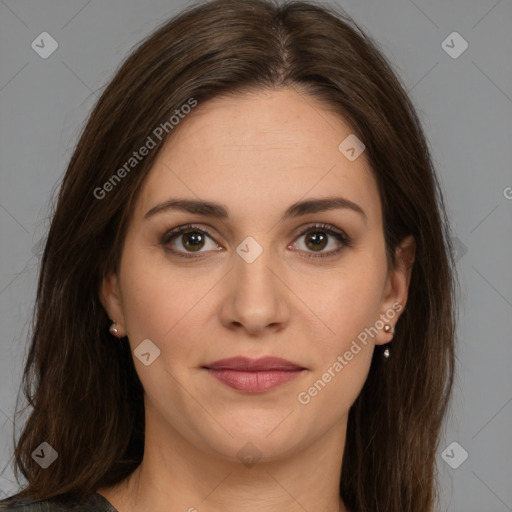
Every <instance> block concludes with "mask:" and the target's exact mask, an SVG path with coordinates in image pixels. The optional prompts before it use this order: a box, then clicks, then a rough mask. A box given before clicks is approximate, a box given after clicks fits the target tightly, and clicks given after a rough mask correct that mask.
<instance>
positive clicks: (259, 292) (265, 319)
mask: <svg viewBox="0 0 512 512" xmlns="http://www.w3.org/2000/svg"><path fill="white" fill-rule="evenodd" d="M272 259H273V258H272V255H271V251H270V250H268V251H266V250H264V251H263V252H262V253H261V254H260V255H259V256H258V258H256V260H254V261H252V262H251V263H249V262H248V261H246V260H244V259H243V258H242V257H240V256H239V255H238V254H235V256H234V263H233V264H234V268H233V269H232V271H231V272H229V274H228V275H227V276H226V279H227V280H228V285H227V287H226V288H227V292H226V296H225V297H224V300H223V304H222V307H221V313H220V314H221V321H222V324H223V325H224V326H225V327H226V328H228V329H231V330H240V331H245V332H246V333H248V334H249V335H251V336H258V335H262V334H263V333H264V332H266V331H272V332H274V333H275V332H278V331H280V330H282V329H284V328H285V326H286V325H287V324H288V321H289V317H290V307H289V300H290V297H289V294H290V291H289V290H288V288H287V287H286V286H285V284H284V281H285V279H284V276H283V275H280V274H282V271H281V272H280V270H279V269H280V266H279V264H278V262H276V261H275V258H274V261H272Z"/></svg>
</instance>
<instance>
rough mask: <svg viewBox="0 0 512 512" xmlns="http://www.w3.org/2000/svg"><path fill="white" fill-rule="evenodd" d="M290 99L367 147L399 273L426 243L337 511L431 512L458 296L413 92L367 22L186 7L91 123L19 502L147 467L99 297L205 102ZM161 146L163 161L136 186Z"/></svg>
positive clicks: (290, 10) (360, 405)
mask: <svg viewBox="0 0 512 512" xmlns="http://www.w3.org/2000/svg"><path fill="white" fill-rule="evenodd" d="M279 87H292V88H294V89H295V90H296V91H297V92H298V93H300V94H302V95H304V97H307V96H308V95H309V96H311V97H312V98H315V99H317V100H319V101H321V102H322V103H323V104H324V105H325V107H326V108H329V109H330V110H332V111H333V112H336V113H339V115H340V116H342V117H343V118H344V119H345V120H346V121H347V122H348V123H349V125H350V126H351V127H352V129H353V131H354V133H355V134H356V135H357V137H358V138H359V139H361V140H362V141H363V142H364V144H365V145H366V155H367V158H368V159H369V163H370V165H371V168H372V170H373V173H374V176H375V179H376V181H377V184H378V188H379V192H380V198H381V202H382V208H383V222H384V235H385V241H386V250H387V256H388V259H389V261H390V262H391V264H394V259H393V256H394V250H395V248H396V247H397V246H398V244H399V243H400V241H401V240H403V238H404V237H406V236H407V235H411V234H412V235H413V236H414V238H415V240H416V258H415V263H414V266H413V270H412V276H411V282H410V288H409V296H408V301H407V307H406V308H405V310H404V313H403V315H402V316H401V317H400V320H399V323H398V325H397V329H396V331H397V333H396V335H395V337H394V339H393V342H392V357H391V358H390V359H389V360H388V361H386V363H385V364H383V362H382V353H381V350H380V349H381V347H377V349H376V350H375V353H374V357H373V360H372V363H371V368H370V372H369V375H368V378H367V381H366V383H365V385H364V387H363V389H362V391H361V393H360V395H359V396H358V398H357V400H356V401H355V403H354V404H353V406H352V408H351V410H350V413H349V419H348V430H347V438H346V447H345V452H344V456H343V467H342V475H341V481H340V495H341V497H342V498H343V500H344V502H345V504H346V506H347V507H348V508H349V509H350V510H352V511H361V512H375V511H380V512H396V511H398V510H400V511H402V512H405V511H411V512H412V511H414V512H418V511H425V512H426V511H432V510H433V509H434V506H435V503H436V499H437V491H436V489H437V479H436V466H435V454H436V449H437V445H438V441H439V437H440V430H441V427H442V421H443V418H444V416H445V413H446V410H447V407H448V404H449V398H450V394H451V388H452V383H453V372H454V338H455V314H454V311H455V310H454V297H455V284H456V279H455V274H454V262H453V257H452V249H451V244H450V231H449V224H448V220H447V215H446V212H445V206H444V203H443V196H442V192H441V188H440V185H439V182H438V179H437V178H436V175H435V170H434V168H433V164H432V161H431V157H430V152H429V151H430V150H429V147H428V143H427V141H426V138H425V136H424V134H423V132H422V128H421V125H420V121H419V118H418V116H417V114H416V112H415V109H414V107H413V105H412V103H411V100H410V99H409V98H408V96H407V94H406V92H405V88H404V86H403V85H402V84H401V82H400V80H399V79H398V78H397V76H396V74H395V73H394V71H393V69H392V67H391V65H390V64H389V63H388V62H387V60H386V59H385V58H384V57H383V55H382V53H381V51H380V50H379V49H378V46H377V44H376V43H375V42H374V41H373V40H372V39H371V38H370V37H369V36H368V35H366V34H365V33H364V32H363V31H362V30H361V29H360V28H359V26H358V25H357V24H356V23H355V22H354V21H353V20H351V19H350V18H349V17H348V16H347V15H346V14H345V13H344V12H342V11H341V10H339V9H335V8H334V7H330V6H327V5H321V4H315V3H312V2H301V1H293V2H286V3H282V4H281V5H280V4H279V3H278V2H277V1H271V0H268V1H267V0H214V1H211V2H207V3H200V4H194V5H192V6H190V7H189V8H187V9H186V10H185V11H183V12H182V13H180V14H179V15H178V16H177V17H175V18H173V19H171V20H170V21H167V22H165V24H163V25H162V26H160V27H159V28H158V29H157V30H156V31H155V32H154V33H153V34H152V35H151V36H150V37H149V38H148V39H147V40H145V41H143V42H142V43H141V44H140V45H139V46H138V47H137V48H136V49H135V50H134V51H133V52H132V54H131V55H130V56H129V57H128V58H127V59H126V61H125V62H124V63H123V65H122V66H121V67H120V68H119V70H118V71H117V73H116V74H115V76H114V77H113V79H112V80H111V82H110V83H109V85H108V86H107V87H106V89H105V91H104V92H103V94H102V95H101V98H100V99H99V101H98V103H97V105H96V106H95V108H94V110H93V111H92V113H91V115H90V117H89V119H88V122H87V123H86V125H85V128H84V129H83V132H82V134H81V136H80V138H79V141H78V143H77V146H76V149H75V151H74V154H73V156H72V158H71V161H70V163H69V166H68V168H67V171H66V173H65V176H64V178H63V181H62V184H61V187H60V192H59V195H58V200H57V203H56V207H55V210H54V212H53V220H52V223H51V226H50V229H49V233H48V238H47V241H46V245H45V249H44V254H43V256H42V261H41V268H40V275H39V281H38V288H37V299H36V305H35V308H34V319H33V326H32V335H31V344H30V349H29V353H28V357H27V361H26V366H25V371H24V375H23V383H24V385H23V391H24V396H25V397H26V399H27V400H28V405H27V407H26V408H31V411H30V414H29V415H28V420H27V421H26V424H25V425H24V428H23V431H22V433H21V435H20V437H19V439H18V441H17V444H16V446H15V452H14V456H15V459H16V465H15V472H16V477H17V478H18V475H19V471H21V473H22V474H23V476H24V477H25V478H26V479H27V481H28V483H27V485H26V487H25V488H24V489H23V490H22V491H21V492H20V493H19V494H18V495H17V497H18V498H20V497H30V498H33V499H49V498H52V499H55V500H57V501H63V502H64V501H71V500H75V499H81V498H83V497H85V496H86V495H88V494H89V493H91V492H94V491H95V490H96V489H98V488H100V487H103V486H108V485H112V484H114V483H117V482H119V481H120V480H122V479H124V478H125V477H127V476H128V475H129V474H130V473H131V472H132V471H133V470H134V469H135V468H136V467H137V466H138V465H139V464H140V462H141V460H142V456H143V450H144V404H143V389H142V385H141V383H140V381H139V379H138V377H137V374H136V372H135V368H134V364H133V359H132V354H131V352H130V349H129V345H128V344H127V343H118V342H117V343H116V342H115V341H114V340H113V338H112V337H111V336H110V335H109V333H108V326H109V318H108V317H107V314H106V312H105V310H104V309H103V307H102V306H101V303H100V301H99V297H98V288H99V285H100V283H101V280H102V278H103V276H105V275H106V274H107V273H108V272H110V271H112V270H116V269H117V268H118V263H119V260H120V255H121V249H122V244H123V239H124V235H125V231H126V227H127V225H128V222H129V221H130V215H131V212H132V211H133V206H134V202H135V200H136V198H137V193H138V191H139V190H140V187H141V184H142V182H143V180H144V179H145V177H146V176H147V174H148V172H149V171H150V169H151V167H152V163H153V162H154V159H155V158H156V156H157V154H158V152H159V151H160V149H161V147H162V146H163V143H164V142H165V140H166V139H167V138H168V137H172V127H170V125H171V123H170V122H169V120H170V119H171V117H172V116H173V115H176V110H178V111H180V112H182V111H183V110H180V109H182V108H183V105H186V104H189V105H190V104H191V99H192V101H196V102H197V103H198V104H201V103H204V102H206V101H208V99H210V98H213V97H216V96H219V95H221V94H229V93H241V94H243V93H244V92H249V91H256V90H263V89H267V90H270V89H275V88H279ZM180 122H183V123H186V118H185V119H183V120H181V121H180ZM165 123H167V125H166V124H165ZM162 126H164V127H166V128H165V130H163V129H162V128H161V130H160V132H158V133H160V134H161V139H160V138H159V137H157V136H156V135H155V129H156V128H157V127H162ZM151 135H152V139H153V141H154V142H156V143H157V144H156V146H157V147H155V148H154V149H152V150H151V151H149V153H148V154H147V156H145V157H144V158H143V159H141V160H140V161H137V164H136V165H132V166H131V167H130V168H129V169H128V168H127V167H126V162H128V161H130V158H131V157H132V155H133V152H134V151H135V150H138V149H139V148H141V147H142V146H144V145H146V144H147V141H148V136H151ZM157 139H158V140H157ZM123 166H125V167H124V169H125V172H124V173H122V172H121V173H119V172H118V170H119V169H121V168H123ZM114 174H116V175H117V177H118V178H120V179H117V178H116V179H114V178H113V175H114ZM120 175H122V176H120ZM107 183H110V185H105V184H107ZM102 191H103V192H102ZM106 191H108V193H107V192H106ZM104 192H105V193H104ZM43 441H45V442H47V443H49V444H50V445H51V446H52V447H53V448H54V449H55V450H56V451H57V452H58V461H57V463H54V464H53V465H52V466H51V467H50V468H48V469H41V468H40V467H39V465H38V464H37V463H36V462H35V461H34V460H33V459H32V457H31V454H32V452H33V451H34V449H35V448H36V447H38V446H39V445H40V443H41V442H43Z"/></svg>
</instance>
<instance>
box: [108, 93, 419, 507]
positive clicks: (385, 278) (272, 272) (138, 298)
mask: <svg viewBox="0 0 512 512" xmlns="http://www.w3.org/2000/svg"><path fill="white" fill-rule="evenodd" d="M351 133H353V130H351V128H350V126H349V125H347V124H346V123H345V122H344V121H343V119H341V118H340V117H339V116H337V115H336V114H334V113H332V112H329V111H328V110H326V109H325V108H324V107H323V106H322V104H320V103H317V101H316V100H315V99H313V98H311V97H310V96H306V95H303V94H300V93H298V92H297V91H296V90H293V89H289V88H284V89H278V90H273V91H270V92H269V91H264V92H263V91H260V92H258V93H250V94H244V95H239V96H231V97H217V98H215V99H213V100H211V101H209V102H207V103H205V104H200V105H198V106H197V107H196V108H195V109H194V111H193V112H192V113H191V114H189V115H188V116H187V118H186V119H185V120H183V121H182V122H181V124H180V125H179V126H178V127H177V129H176V130H175V132H174V133H173V134H172V137H171V138H170V139H169V140H168V141H167V143H166V145H165V147H164V148H163V149H162V152H161V153H160V154H159V155H158V158H157V160H156V162H155V164H154V167H153V168H152V169H151V171H150V173H149V175H148V177H147V179H146V180H145V182H144V185H143V187H142V188H141V192H140V196H139V197H138V200H137V203H136V205H135V210H134V215H133V218H132V220H131V223H130V226H129V228H128V232H127V236H126V240H125V244H124V248H123V252H122V258H121V265H120V270H119V275H115V274H112V275H109V276H107V277H106V278H105V279H104V281H103V283H102V285H101V288H100V291H99V292H100V297H101V301H102V304H103V305H104V307H105V309H106V311H107V312H108V314H109V316H110V318H112V319H115V321H116V326H117V328H118V329H119V335H120V336H123V335H127V336H128V339H129V343H130V346H131V348H132V350H134V349H135V348H136V347H137V346H138V345H139V344H140V343H141V342H142V341H143V340H145V339H148V338H149V339H150V340H152V342H153V343H154V344H155V345H156V346H157V347H158V348H159V349H160V351H161V352H160V356H159V357H158V358H157V359H156V360H155V361H154V362H153V363H152V364H150V365H149V366H145V365H144V364H142V363H141V361H139V359H138V358H136V357H135V358H134V361H135V366H136V369H137V372H138V375H139V376H140V379H141V382H142V384H143V386H144V389H145V414H146V445H145V454H144V459H143V461H142V464H141V465H140V466H139V468H137V470H135V472H134V473H133V474H132V475H130V477H128V478H127V479H126V480H124V481H123V482H121V483H120V484H118V485H115V486H112V487H108V488H102V489H99V490H98V492H100V494H102V495H103V496H105V497H106V498H107V499H108V500H109V501H110V502H111V503H112V504H113V505H114V506H115V507H116V508H117V509H118V510H119V511H120V512H131V511H135V510H137V511H146V510H147V511H153V512H164V511H165V512H167V511H168V510H183V511H189V512H193V511H195V510H197V511H198V512H203V511H209V512H217V511H218V512H220V511H223V512H226V511H234V510H243V511H244V512H253V511H254V512H256V511H257V512H267V511H268V512H270V511H272V512H275V511H276V510H286V511H290V512H296V511H297V512H299V511H300V512H303V511H304V510H308V511H311V512H313V511H318V512H320V511H321V512H338V511H346V510H347V509H346V508H345V506H344V504H343V502H342V501H341V499H340V497H339V479H340V473H341V463H342V457H343V450H344V445H345V433H346V426H347V418H348V412H349V409H350V407H351V405H352V404H353V403H354V401H355V399H356V398H357V396H358V394H359V393H360V391H361V389H362V387H363V384H364V382H365V379H366V377H367V374H368V370H369V367H370V362H371V357H372V353H373V350H374V347H375V345H378V344H384V343H388V342H389V341H390V340H391V339H392V334H390V333H386V332H384V331H383V330H382V329H381V330H380V331H379V333H378V334H377V335H376V336H375V337H374V338H372V337H369V339H368V343H367V345H363V344H361V343H360V344H359V345H360V346H361V351H360V352H358V353H357V354H356V355H354V357H353V359H352V360H351V361H350V362H348V364H347V365H346V366H345V367H344V368H343V370H342V371H341V372H338V373H336V374H335V375H336V376H335V377H334V378H332V379H331V381H330V382H329V383H327V384H326V386H325V387H324V388H323V389H322V390H321V391H320V392H318V393H317V395H316V396H314V397H312V398H311V400H310V402H309V403H308V404H301V403H300V402H299V401H298V398H297V397H298V394H299V393H300V392H302V391H307V390H308V388H309V387H310V386H312V385H313V383H315V381H317V380H318V379H320V378H322V375H323V374H324V373H325V372H326V371H327V370H328V368H329V367H332V366H333V364H334V363H335V362H336V360H337V357H338V356H339V355H343V354H344V353H345V352H346V351H347V350H348V349H349V348H350V346H351V343H352V342H353V340H355V339H357V336H358V334H359V333H361V332H362V331H364V329H365V328H368V327H370V326H373V325H374V324H375V322H376V320H378V319H379V316H380V315H382V314H386V312H387V311H389V310H390V309H392V305H393V304H394V303H396V302H398V303H400V304H401V306H402V307H405V304H406V301H407V292H408V287H409V281H410V272H411V266H412V263H413V260H414V240H413V239H412V238H410V237H409V238H407V239H405V241H404V243H403V244H402V246H401V247H400V248H398V249H397V262H398V265H397V266H396V268H395V269H392V268H388V265H387V261H386V257H385V244H384V235H383V226H382V212H381V202H380V198H379V194H378V190H377V186H376V182H375V179H374V177H373V175H372V172H371V169H370V168H369V166H368V163H367V161H366V158H365V153H363V154H362V155H361V156H360V157H359V158H357V159H356V160H355V161H349V160H348V159H347V158H346V157H345V156H344V155H343V154H342V153H341V152H340V151H339V150H338V145H339V144H340V142H341V141H342V140H344V139H345V138H346V137H347V136H348V135H349V134H351ZM127 179H129V178H127ZM331 196H343V197H344V198H347V199H349V200H351V201H353V202H354V203H357V204H358V205H359V206H360V207H361V208H362V209H363V210H364V212H365V214H366V220H364V219H363V217H362V216H361V215H360V214H358V213H357V212H355V211H352V210H350V209H333V210H328V211H323V212H317V213H309V214H306V215H304V216H301V217H298V218H291V219H288V220H284V221H281V220H280V218H281V215H282V214H283V212H284V211H285V210H286V208H288V206H289V205H291V204H292V203H294V202H296V201H299V200H305V199H312V198H315V199H316V198H325V197H331ZM171 198H188V199H201V200H209V201H216V202H220V203H222V204H223V205H224V206H225V207H226V208H227V209H228V212H229V218H228V219H222V220H220V219H216V218H212V217H208V216H204V215H199V214H192V213H187V212H182V211H177V210H168V211H165V212H161V213H158V214H155V215H153V216H150V217H149V218H147V219H145V218H144V215H145V214H146V212H148V211H149V210H150V209H152V208H153V207H155V206H156V205H158V204H160V203H163V202H164V201H167V200H169V199H171ZM187 223H194V224H198V225H199V227H202V226H205V227H206V228H210V231H212V232H213V234H214V236H213V237H212V238H210V237H209V236H208V235H205V238H204V243H203V245H202V247H201V244H199V245H198V246H197V247H199V248H200V252H199V253H198V252H194V251H193V250H190V245H188V246H187V245H186V243H187V241H188V243H189V244H190V238H187V236H186V235H179V236H177V237H176V238H175V239H173V241H172V242H168V244H167V246H168V247H172V248H174V249H175V250H177V251H181V253H185V254H186V253H187V247H189V249H188V254H192V255H194V254H195V255H199V257H198V258H197V259H194V258H190V259H187V258H180V257H179V256H177V255H172V254H171V253H169V252H166V251H165V249H164V247H163V246H162V244H161V243H160V240H161V238H162V236H163V235H164V234H165V233H166V232H167V231H168V230H169V229H170V228H173V227H176V226H180V225H185V224H187ZM314 223H325V224H329V225H332V226H333V227H334V228H338V229H340V230H343V231H344V232H345V233H346V234H347V235H348V236H349V238H351V239H352V245H351V246H344V245H343V244H342V243H341V242H339V241H338V240H337V239H336V238H335V237H333V236H332V235H328V243H327V245H322V246H321V248H319V249H317V250H316V251H315V246H314V245H313V244H311V243H309V244H307V240H308V233H309V234H311V233H312V232H313V233H314V232H315V231H319V230H318V229H315V228H314V227H313V228H311V229H310V230H309V231H307V232H306V233H305V234H301V233H303V232H304V231H306V229H308V228H309V227H310V226H312V225H314ZM320 231H321V232H322V233H323V234H324V235H325V231H322V230H320ZM248 236H251V237H253V238H254V239H255V240H256V241H257V242H258V243H259V245H260V246H261V247H262V249H263V252H262V254H261V255H260V256H259V257H258V258H257V259H256V260H255V261H253V262H252V263H248V262H246V261H245V260H244V259H243V258H242V257H240V256H239V254H238V253H237V252H236V248H237V247H238V246H239V245H240V243H241V242H242V241H243V240H244V239H245V238H246V237H248ZM193 243H195V244H197V241H195V242H194V241H193ZM192 247H194V245H192ZM339 248H341V251H340V252H339V253H337V254H333V255H332V256H330V257H327V258H323V259H321V258H318V259H314V258H311V259H308V258H307V257H305V255H307V254H311V255H312V256H314V255H315V254H318V253H319V252H320V253H322V252H323V253H328V252H331V251H332V252H334V251H336V250H337V249H339ZM216 249H217V250H216ZM399 314H400V313H397V314H396V315H395V316H394V318H393V319H392V320H390V321H389V323H390V324H391V325H393V326H395V325H396V322H397V320H398V318H399ZM391 347H392V345H391ZM237 355H244V356H247V357H253V358H257V357H261V356H264V355H272V356H277V357H282V358H284V359H288V360H290V361H293V362H295V363H298V364H300V365H301V366H303V367H305V368H307V371H305V372H303V373H302V374H301V375H300V376H298V377H297V378H295V379H293V380H291V381H289V382H287V383H286V384H284V385H281V386H280V387H277V388H274V389H273V390H270V391H267V392H264V393H256V394H248V393H245V392H241V391H236V390H234V389H231V388H230V387H227V386H226V385H224V384H222V383H220V382H218V381H217V380H216V379H214V378H213V377H211V376H210V375H209V374H208V372H206V371H205V370H204V369H202V368H201V367H202V366H203V365H206V364H207V363H210V362H212V361H216V360H218V359H223V358H226V357H233V356H237ZM248 442H251V443H252V444H253V445H254V446H255V447H256V448H257V450H258V453H259V454H260V455H261V459H260V460H259V461H258V462H257V463H256V464H255V465H254V466H252V467H248V466H246V465H244V464H242V463H241V461H240V460H239V459H238V458H237V452H238V451H239V450H240V449H241V448H242V447H243V446H244V445H246V443H248Z"/></svg>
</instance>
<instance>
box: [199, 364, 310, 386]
mask: <svg viewBox="0 0 512 512" xmlns="http://www.w3.org/2000/svg"><path fill="white" fill-rule="evenodd" d="M204 368H205V369H206V370H208V373H210V375H212V376H213V377H215V378H216V379H218V380H219V381H220V382H222V383H224V384H226V385H227V386H229V387H231V388H234V389H237V390H239V391H246V392H248V393H261V392H263V391H268V390H270V389H273V388H275V387H277V386H280V385H282V384H284V383H286V382H288V381H290V380H291V379H294V378H295V377H298V376H299V375H300V374H302V373H303V372H304V371H305V370H306V368H304V367H302V366H300V365H297V364H295V363H292V362H290V361H287V360H286V359H281V358H278V357H262V358H259V359H249V358H247V357H233V358H229V359H221V360H219V361H215V362H214V363H210V364H208V365H206V366H205V367H204Z"/></svg>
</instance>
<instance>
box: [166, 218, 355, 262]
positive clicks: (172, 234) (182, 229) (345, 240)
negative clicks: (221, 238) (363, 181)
mask: <svg viewBox="0 0 512 512" xmlns="http://www.w3.org/2000/svg"><path fill="white" fill-rule="evenodd" d="M315 230H317V231H323V232H324V233H327V234H328V235H329V236H333V237H334V238H335V239H336V240H338V241H339V242H341V243H342V244H343V246H345V247H351V244H352V241H351V239H350V238H349V237H348V236H347V235H346V234H345V233H344V232H343V231H341V230H338V229H336V228H334V227H333V226H331V225H329V224H313V225H311V226H308V227H307V228H306V229H305V230H304V231H302V232H301V233H300V234H299V235H298V236H297V239H298V238H300V237H301V236H304V235H306V234H307V233H309V232H311V231H315ZM190 231H198V232H200V233H203V234H206V235H208V236H209V237H210V238H211V239H212V240H213V239H214V235H213V233H211V232H210V231H209V229H208V228H206V227H204V226H203V227H199V226H198V225H196V224H186V225H184V226H178V227H176V228H173V229H170V230H169V231H167V232H166V233H165V234H164V235H163V236H162V238H161V240H160V244H161V245H162V246H164V248H165V250H166V251H168V252H170V253H172V254H175V255H177V256H178V257H182V258H199V257H201V256H196V255H195V254H194V255H193V254H190V253H183V252H181V251H176V250H174V249H170V248H169V247H168V245H167V244H169V242H171V241H172V240H173V238H176V237H178V236H179V235H182V234H184V233H188V232H190ZM342 250H343V247H341V248H339V249H337V250H335V251H329V252H326V253H317V254H315V253H309V252H307V253H306V254H304V255H303V257H305V258H313V259H318V258H328V257H332V256H335V255H337V254H338V253H339V252H341V251H342ZM199 254H200V253H199Z"/></svg>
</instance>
